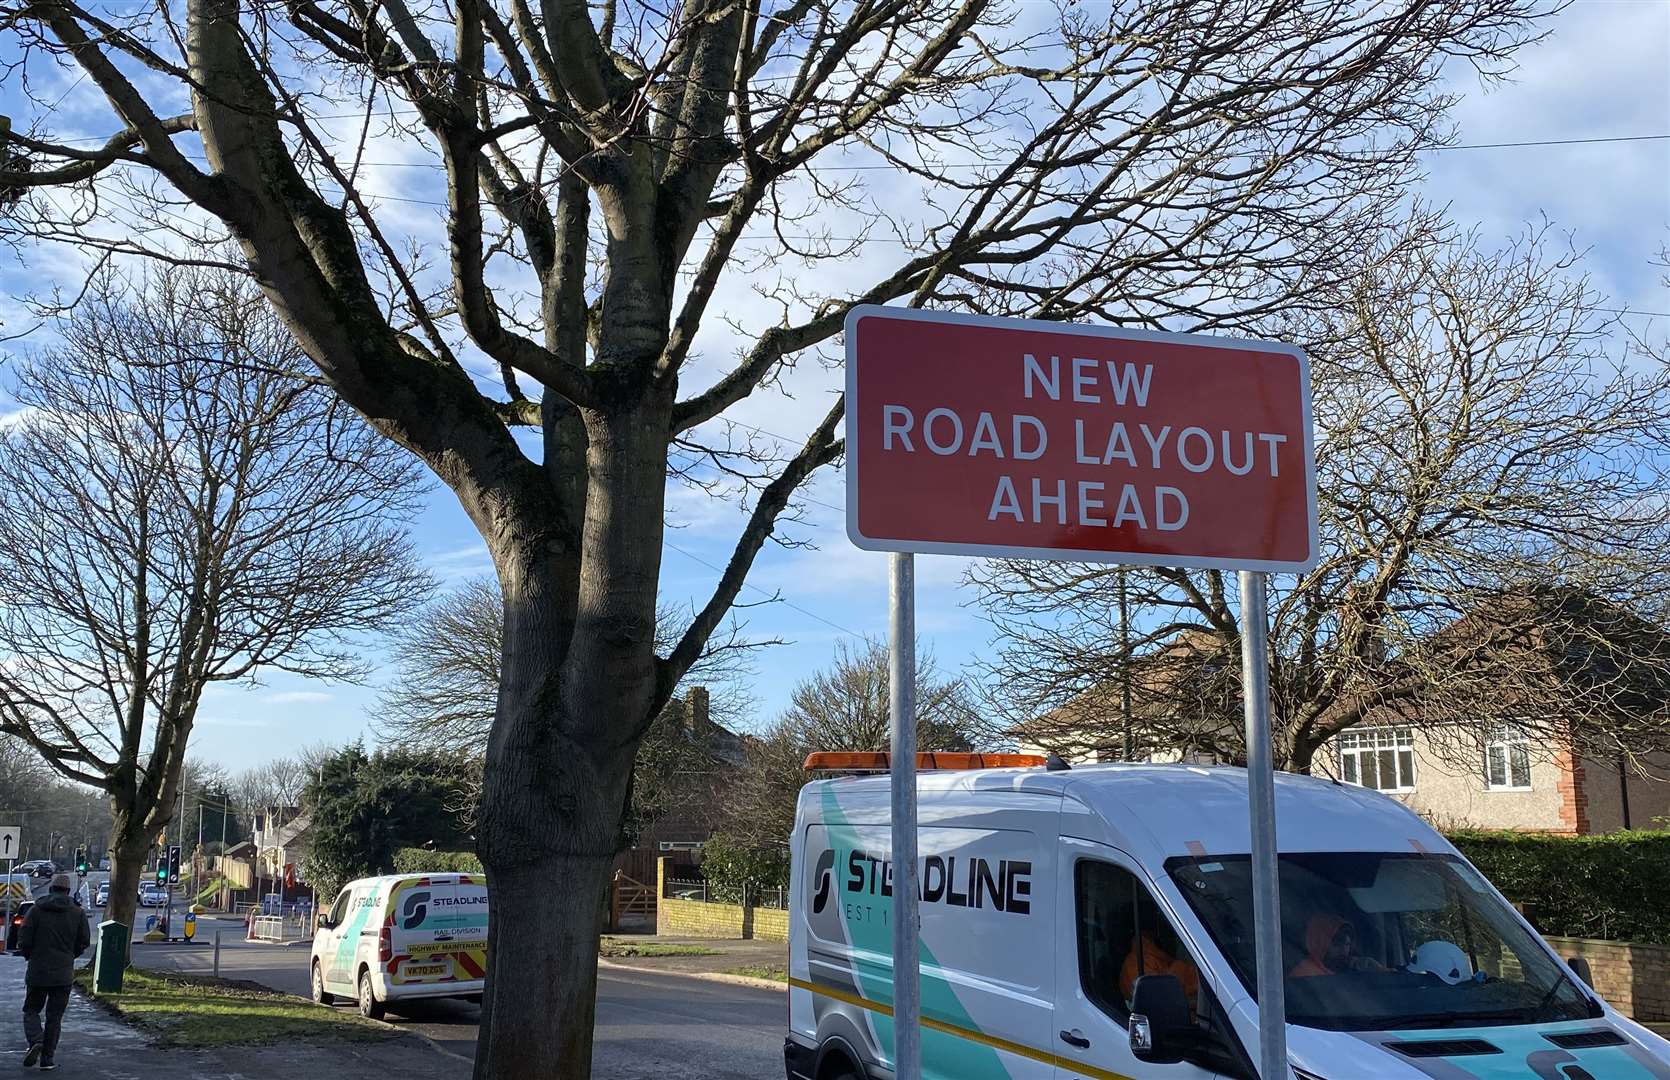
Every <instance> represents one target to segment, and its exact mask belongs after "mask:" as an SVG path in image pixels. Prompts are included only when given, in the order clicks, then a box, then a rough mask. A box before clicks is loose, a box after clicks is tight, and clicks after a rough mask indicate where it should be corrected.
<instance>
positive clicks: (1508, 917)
mask: <svg viewBox="0 0 1670 1080" xmlns="http://www.w3.org/2000/svg"><path fill="white" fill-rule="evenodd" d="M1279 865H1280V879H1281V907H1282V912H1281V914H1282V919H1281V922H1282V954H1283V962H1282V966H1283V970H1284V972H1285V973H1286V978H1285V980H1284V983H1283V985H1284V988H1285V992H1286V998H1287V1015H1288V1020H1289V1022H1291V1023H1295V1024H1302V1025H1304V1026H1307V1027H1317V1028H1327V1029H1331V1030H1336V1031H1386V1030H1395V1029H1421V1028H1440V1027H1455V1026H1469V1025H1488V1024H1523V1023H1538V1022H1546V1021H1555V1020H1575V1019H1587V1018H1592V1017H1596V1016H1599V1015H1601V1012H1600V1008H1599V1006H1598V1005H1597V1004H1595V1002H1594V1001H1593V999H1592V998H1590V996H1589V995H1588V994H1587V993H1585V992H1584V991H1583V990H1582V988H1580V987H1579V986H1578V985H1577V984H1576V983H1574V982H1573V981H1572V980H1571V979H1570V978H1568V977H1567V976H1566V975H1565V973H1564V972H1563V971H1562V970H1561V969H1560V968H1559V966H1558V965H1557V964H1555V962H1554V961H1553V960H1552V959H1551V958H1550V957H1549V955H1548V953H1547V951H1546V950H1545V949H1543V948H1542V946H1541V945H1540V944H1539V943H1538V942H1537V941H1536V940H1535V939H1534V938H1533V937H1532V935H1531V934H1530V933H1529V932H1527V931H1526V929H1525V928H1524V926H1523V924H1521V923H1520V922H1519V920H1518V919H1516V918H1515V917H1514V916H1513V913H1512V912H1511V911H1510V910H1508V909H1507V908H1506V907H1505V906H1504V905H1503V904H1502V902H1501V900H1500V899H1499V898H1498V897H1497V896H1496V894H1495V892H1493V891H1492V890H1491V888H1490V886H1489V885H1488V884H1487V883H1486V882H1485V880H1484V879H1483V878H1482V877H1480V876H1479V875H1478V872H1477V871H1475V870H1474V869H1473V868H1472V867H1470V866H1468V865H1467V864H1466V863H1465V862H1463V861H1462V860H1460V859H1457V858H1455V857H1454V856H1450V855H1437V854H1426V853H1407V854H1406V853H1401V852H1311V853H1294V854H1285V855H1282V856H1281V858H1280V860H1279ZM1166 870H1167V872H1168V873H1169V874H1170V875H1171V878H1172V880H1173V881H1175V882H1176V883H1177V887H1178V890H1179V891H1180V892H1182V894H1183V896H1184V897H1185V898H1187V900H1188V902H1189V905H1190V906H1191V907H1192V908H1193V909H1194V911H1195V914H1196V915H1197V916H1198V917H1199V918H1200V921H1201V922H1202V923H1204V924H1205V925H1206V929H1207V931H1208V932H1209V933H1210V934H1211V935H1212V938H1213V940H1214V941H1216V942H1217V944H1218V947H1219V948H1220V949H1221V950H1222V951H1223V953H1224V955H1225V956H1226V957H1228V959H1229V961H1230V964H1231V965H1232V966H1233V967H1234V968H1235V972H1236V975H1237V976H1238V977H1239V978H1240V979H1241V982H1242V984H1243V985H1244V986H1245V987H1246V988H1247V992H1248V993H1250V994H1252V995H1253V996H1254V997H1255V998H1256V997H1257V993H1258V989H1257V978H1256V974H1255V971H1256V961H1255V960H1254V948H1253V933H1252V927H1253V918H1252V864H1251V860H1250V859H1249V858H1248V857H1247V856H1245V855H1241V856H1213V857H1212V859H1211V860H1209V861H1208V860H1201V859H1195V858H1187V857H1182V858H1174V859H1171V860H1169V861H1168V862H1167V863H1166Z"/></svg>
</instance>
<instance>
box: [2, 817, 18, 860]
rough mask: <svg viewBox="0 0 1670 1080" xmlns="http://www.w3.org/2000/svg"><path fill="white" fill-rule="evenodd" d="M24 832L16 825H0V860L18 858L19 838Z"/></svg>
mask: <svg viewBox="0 0 1670 1080" xmlns="http://www.w3.org/2000/svg"><path fill="white" fill-rule="evenodd" d="M22 831H23V830H22V829H21V828H20V827H18V826H16V825H0V859H15V858H17V843H18V837H19V835H20V834H21V833H22Z"/></svg>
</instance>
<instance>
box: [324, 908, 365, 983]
mask: <svg viewBox="0 0 1670 1080" xmlns="http://www.w3.org/2000/svg"><path fill="white" fill-rule="evenodd" d="M344 893H345V895H347V897H348V903H347V905H346V912H345V914H344V916H343V918H342V920H341V921H340V922H338V923H337V924H336V925H335V926H334V927H332V928H331V935H332V938H331V948H330V951H329V952H327V953H326V954H325V958H324V960H323V961H322V963H323V964H324V969H325V984H326V985H327V986H329V987H330V988H331V989H332V990H343V991H347V992H350V993H352V992H357V989H358V986H357V984H358V980H359V966H358V960H359V956H360V951H361V950H360V940H361V935H362V934H363V933H364V932H365V931H367V930H370V931H371V932H372V933H373V934H375V933H376V930H377V922H376V914H377V886H376V885H375V884H371V883H362V884H358V885H351V886H349V887H348V889H346V890H344ZM336 906H337V907H342V906H343V905H342V901H341V898H340V897H339V898H338V899H337V905H336ZM334 910H335V909H334V908H333V913H334Z"/></svg>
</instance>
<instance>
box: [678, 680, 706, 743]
mask: <svg viewBox="0 0 1670 1080" xmlns="http://www.w3.org/2000/svg"><path fill="white" fill-rule="evenodd" d="M684 700H685V704H686V708H687V709H688V710H689V713H690V734H692V735H696V736H703V735H706V734H707V732H708V728H710V727H711V726H712V721H711V720H709V719H708V715H707V711H708V695H707V687H705V686H692V687H691V688H690V692H689V693H687V694H685V695H684Z"/></svg>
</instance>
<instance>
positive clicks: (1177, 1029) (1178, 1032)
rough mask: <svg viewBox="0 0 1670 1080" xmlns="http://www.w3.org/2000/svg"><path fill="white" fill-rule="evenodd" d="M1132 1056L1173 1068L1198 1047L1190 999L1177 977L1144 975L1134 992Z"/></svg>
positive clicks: (1132, 1000)
mask: <svg viewBox="0 0 1670 1080" xmlns="http://www.w3.org/2000/svg"><path fill="white" fill-rule="evenodd" d="M1130 1032H1131V1054H1132V1055H1133V1056H1135V1057H1136V1058H1137V1060H1139V1061H1146V1062H1149V1063H1151V1064H1155V1065H1170V1064H1172V1063H1174V1062H1178V1061H1182V1060H1183V1057H1184V1055H1185V1054H1187V1053H1188V1052H1189V1051H1190V1050H1191V1049H1192V1048H1193V1047H1194V1044H1195V1029H1194V1025H1193V1024H1191V1023H1190V1022H1189V998H1188V995H1186V994H1184V993H1183V984H1182V983H1181V982H1179V981H1178V979H1177V976H1175V975H1144V976H1142V977H1141V978H1139V979H1138V980H1137V982H1136V987H1135V988H1134V989H1133V990H1132V991H1131V1026H1130Z"/></svg>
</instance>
